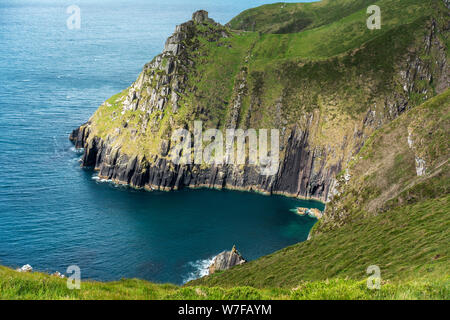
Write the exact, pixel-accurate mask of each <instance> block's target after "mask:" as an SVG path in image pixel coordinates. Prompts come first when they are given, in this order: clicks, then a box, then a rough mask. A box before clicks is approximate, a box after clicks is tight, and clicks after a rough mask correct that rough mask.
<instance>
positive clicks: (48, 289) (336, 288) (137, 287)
mask: <svg viewBox="0 0 450 320" xmlns="http://www.w3.org/2000/svg"><path fill="white" fill-rule="evenodd" d="M66 281H67V280H65V279H59V278H56V277H52V276H50V275H47V274H43V273H30V274H28V273H27V274H24V273H18V272H17V271H14V270H12V269H9V268H6V267H0V299H2V300H5V299H14V300H18V299H20V300H22V299H23V300H117V299H121V300H128V299H133V300H261V299H263V300H273V299H276V300H312V299H314V300H317V299H335V300H342V299H359V300H372V299H376V300H379V299H381V300H382V299H389V300H391V299H446V298H447V297H448V296H449V278H448V277H443V278H436V279H433V280H424V279H418V280H413V281H408V282H398V283H387V282H383V283H382V287H381V290H369V289H368V288H367V285H366V281H354V280H342V279H334V280H329V281H317V282H299V283H298V284H297V285H296V287H295V288H290V289H286V288H265V289H255V288H252V287H235V288H228V289H225V288H219V287H212V288H211V287H178V286H175V285H170V284H167V285H160V284H153V283H150V282H147V281H144V280H137V279H130V280H121V281H117V282H107V283H102V282H92V281H83V282H82V283H81V289H80V290H69V289H68V288H67V285H66V283H67V282H66Z"/></svg>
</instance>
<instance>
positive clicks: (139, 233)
mask: <svg viewBox="0 0 450 320" xmlns="http://www.w3.org/2000/svg"><path fill="white" fill-rule="evenodd" d="M92 2H93V1H86V0H85V1H78V2H76V3H74V2H72V1H56V0H53V1H31V0H30V1H25V0H20V1H9V0H7V1H1V2H0V111H1V112H0V168H1V176H0V264H2V265H7V266H11V267H17V266H21V265H23V264H27V263H28V264H31V265H32V266H33V267H34V268H35V269H37V270H41V271H48V272H54V271H56V270H59V271H61V272H64V271H65V270H66V268H67V267H68V266H69V265H78V266H79V267H80V268H81V275H82V278H84V279H86V278H90V279H97V280H115V279H120V278H122V277H137V278H144V279H148V280H152V281H156V282H173V283H178V284H181V283H183V282H184V281H186V280H188V279H191V278H193V277H197V276H199V275H200V273H201V270H203V269H204V266H206V265H207V262H208V260H209V259H210V258H212V257H213V256H214V255H216V254H218V253H219V252H221V251H222V250H225V249H231V247H232V246H233V244H236V245H237V247H238V249H239V250H240V251H241V252H242V253H243V255H244V256H245V257H246V258H247V259H250V260H251V259H255V258H257V257H259V256H261V255H265V254H268V253H271V252H274V251H276V250H278V249H281V248H283V247H286V246H288V245H291V244H294V243H296V242H299V241H303V240H305V239H306V237H307V235H308V232H309V230H310V228H311V227H312V225H313V224H314V220H313V219H310V218H308V217H299V216H297V215H295V214H293V213H292V212H290V211H289V210H290V209H293V208H295V207H297V206H313V207H320V206H321V205H320V204H317V203H305V202H303V201H298V200H295V199H289V198H284V197H266V196H262V195H258V194H251V193H241V192H231V191H224V192H220V191H214V190H185V191H180V192H174V193H157V192H153V193H149V192H143V191H136V190H131V189H128V188H125V187H117V186H114V185H112V184H109V183H101V182H99V181H97V180H95V179H93V177H94V178H95V173H93V172H91V171H87V170H83V169H81V168H80V167H79V162H78V160H79V158H80V154H79V153H77V152H76V151H75V150H74V149H73V148H72V145H71V143H70V142H69V141H68V134H69V132H70V131H71V130H72V129H73V128H75V127H77V126H78V125H80V124H81V123H83V122H85V121H86V120H87V119H88V118H89V117H90V116H91V115H92V113H93V112H94V111H95V110H96V109H97V107H98V106H99V105H100V104H101V103H102V102H103V101H104V100H106V99H107V98H108V97H110V96H111V95H113V94H115V93H117V92H118V91H121V90H122V89H124V88H126V87H127V86H129V85H130V84H131V83H132V82H133V81H134V80H135V79H136V77H137V75H138V74H139V72H140V70H141V68H142V67H143V65H144V64H145V63H146V62H148V61H150V60H151V59H152V58H153V56H155V55H156V54H158V53H159V52H160V51H161V50H162V48H163V45H164V41H165V39H166V38H167V36H169V35H170V34H171V33H172V32H173V30H174V28H175V25H176V24H179V23H182V22H184V21H187V20H189V19H190V16H191V14H192V12H193V11H195V10H198V9H206V10H208V11H209V12H210V16H211V17H212V18H214V19H216V20H217V21H219V22H221V23H225V22H227V21H228V20H230V19H231V18H232V17H233V16H235V15H236V14H238V13H239V12H241V11H242V10H244V9H246V8H250V7H253V6H256V5H259V4H262V3H265V2H270V1H257V0H253V1H237V0H233V1H225V2H218V1H191V2H187V1H183V0H177V1H169V0H168V1H156V0H154V1H137V2H133V3H131V2H128V1H96V3H92ZM72 4H77V5H78V6H79V7H80V8H81V29H80V30H69V29H67V27H66V19H67V18H68V16H69V15H68V14H67V13H66V8H67V7H68V6H69V5H72Z"/></svg>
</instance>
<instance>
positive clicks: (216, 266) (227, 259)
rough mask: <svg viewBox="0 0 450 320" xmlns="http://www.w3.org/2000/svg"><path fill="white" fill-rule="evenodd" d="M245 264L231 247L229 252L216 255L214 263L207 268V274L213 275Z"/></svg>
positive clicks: (234, 248)
mask: <svg viewBox="0 0 450 320" xmlns="http://www.w3.org/2000/svg"><path fill="white" fill-rule="evenodd" d="M246 262H247V261H246V260H245V259H244V258H243V257H242V256H241V255H240V254H239V252H238V251H237V250H236V247H233V249H232V250H231V251H224V252H222V253H220V254H219V255H217V257H216V258H215V259H214V262H213V263H212V264H211V266H210V267H209V274H213V273H214V272H216V271H223V270H228V269H230V268H232V267H234V266H238V265H241V264H244V263H246Z"/></svg>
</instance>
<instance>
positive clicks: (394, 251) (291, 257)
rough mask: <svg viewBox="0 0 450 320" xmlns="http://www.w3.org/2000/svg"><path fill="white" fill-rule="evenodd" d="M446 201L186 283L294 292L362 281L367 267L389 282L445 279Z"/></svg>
mask: <svg viewBox="0 0 450 320" xmlns="http://www.w3.org/2000/svg"><path fill="white" fill-rule="evenodd" d="M449 200H450V196H446V197H443V198H440V199H434V200H428V201H424V202H421V203H419V204H415V205H411V206H405V207H401V208H397V209H395V210H392V211H388V212H386V213H384V214H380V215H378V216H375V217H372V218H368V219H365V220H363V221H360V222H358V223H352V224H347V225H345V226H343V227H341V228H339V229H337V230H334V231H332V232H327V233H324V234H319V235H317V236H315V237H313V239H312V240H310V241H307V242H304V243H299V244H296V245H294V246H291V247H288V248H285V249H283V250H281V251H278V252H275V253H273V254H271V255H268V256H265V257H262V258H260V259H258V260H255V261H252V262H250V263H247V264H245V265H242V266H238V267H235V268H233V269H231V270H228V271H226V272H222V273H218V274H213V275H211V276H208V277H205V278H202V279H199V280H195V281H193V282H191V283H190V285H195V286H198V285H200V286H212V287H214V286H221V287H227V288H229V287H233V286H253V287H257V288H266V287H274V286H277V287H278V286H279V287H283V288H294V287H296V286H297V285H298V284H299V283H301V282H303V281H323V280H326V279H334V278H341V279H342V278H346V277H348V278H350V279H353V280H362V279H364V278H365V277H367V276H366V270H367V268H368V267H369V266H371V265H378V266H379V267H380V269H381V277H382V279H384V280H387V281H390V282H398V281H412V280H414V279H416V278H418V277H419V278H427V279H435V278H440V277H441V276H448V270H449V267H450V260H449V249H448V243H450V235H449V233H448V230H449V227H450V225H449V224H450V223H449V221H448V217H447V214H448V212H449V211H450V202H449ZM447 285H448V284H447ZM448 298H450V296H448Z"/></svg>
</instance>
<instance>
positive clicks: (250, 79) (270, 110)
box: [70, 0, 449, 201]
mask: <svg viewBox="0 0 450 320" xmlns="http://www.w3.org/2000/svg"><path fill="white" fill-rule="evenodd" d="M402 1H407V0H402ZM402 1H397V2H396V1H388V0H385V1H381V2H383V3H386V6H388V5H389V6H392V10H397V11H395V14H388V15H387V16H386V17H385V18H384V21H385V22H384V23H385V27H384V29H383V28H382V29H381V30H379V31H369V30H367V29H365V27H364V26H365V18H366V16H365V13H364V12H358V14H357V15H358V17H359V20H357V21H348V20H349V19H342V21H341V20H338V21H337V22H336V21H334V22H335V23H339V24H340V25H341V27H342V28H343V29H345V28H356V27H357V28H360V29H361V31H359V29H357V30H358V32H360V34H358V35H353V36H352V37H353V38H352V41H347V42H345V45H343V44H342V43H336V42H335V41H334V39H333V34H334V32H335V30H334V29H333V28H334V27H333V26H334V25H333V24H330V25H328V26H327V25H326V26H321V27H320V28H317V29H311V32H310V36H311V38H310V39H309V42H308V48H309V49H308V50H310V51H309V52H306V51H304V50H306V49H305V48H306V46H305V43H304V41H305V39H304V37H303V36H302V33H301V32H297V33H294V34H289V35H286V34H265V33H263V32H249V31H236V30H232V29H230V28H229V27H226V26H222V25H220V24H218V23H216V22H214V21H213V20H212V19H210V18H209V17H208V14H207V12H205V11H199V12H196V13H194V15H193V17H192V20H190V21H188V22H186V23H184V24H182V25H180V26H177V27H176V30H175V32H174V34H173V35H172V36H171V37H170V38H169V39H168V40H167V42H166V44H165V47H164V50H163V52H162V54H160V55H158V56H157V57H155V58H154V59H153V61H151V62H150V63H148V64H147V65H145V67H144V69H143V71H142V73H141V74H140V75H139V77H138V79H137V80H136V81H135V82H134V83H133V84H132V85H131V86H130V87H129V88H127V89H126V90H124V91H123V92H121V93H119V94H117V95H115V96H113V97H111V98H110V99H108V100H107V101H106V102H105V103H104V104H103V105H102V106H101V107H100V108H99V109H98V110H97V112H96V113H95V114H94V115H93V116H92V117H91V119H89V121H88V122H87V123H85V124H84V125H82V126H81V127H79V128H77V129H75V130H74V131H73V133H72V134H71V135H70V139H71V141H73V143H74V144H75V146H76V147H77V148H84V150H85V152H84V155H83V159H82V165H83V166H84V167H93V168H94V169H95V170H97V171H98V173H99V176H100V177H101V178H103V179H110V180H112V181H114V182H117V183H121V184H128V185H131V186H133V187H137V188H146V189H149V190H154V189H157V190H176V189H180V188H183V187H193V188H195V187H211V188H219V189H221V188H229V189H239V190H255V191H260V192H263V193H267V194H285V195H289V196H296V197H303V198H314V199H319V200H322V201H328V200H330V199H331V197H332V196H333V195H334V194H335V193H336V185H337V180H336V176H337V175H338V173H340V172H341V171H342V170H343V169H344V168H346V166H347V164H348V163H349V162H350V161H351V160H352V158H353V157H354V156H355V155H356V154H357V152H358V151H359V150H360V149H361V147H362V146H363V145H364V143H365V141H366V139H367V138H368V137H369V136H370V135H371V134H372V133H373V132H374V131H375V130H376V129H378V128H380V127H382V126H383V125H384V124H386V123H388V122H390V121H392V120H393V119H395V118H396V117H397V116H398V115H400V114H401V113H403V112H404V111H405V110H408V109H410V108H412V107H414V106H415V105H417V104H419V103H422V102H423V101H425V100H427V99H429V98H430V97H432V96H434V95H435V94H437V93H439V92H442V91H444V90H445V89H446V88H448V86H449V71H448V59H447V47H446V46H447V44H446V43H447V42H446V41H447V40H446V39H447V38H446V37H447V32H448V20H446V19H445V17H446V16H445V13H443V12H442V7H443V3H442V2H439V3H440V4H438V3H437V2H436V1H419V2H417V1H416V2H414V1H413V2H414V6H412V7H411V10H410V11H409V12H403V11H401V10H403V7H402V6H401V4H397V3H398V2H402ZM427 2H430V3H429V4H427ZM356 9H358V8H356ZM447 15H448V13H447ZM403 18H404V19H403ZM286 37H289V38H286ZM314 37H316V38H314ZM324 37H325V39H327V40H326V41H325V42H324V40H323V39H324ZM324 45H326V46H327V47H326V49H325V47H323V46H324ZM311 48H312V49H311ZM321 48H322V49H321ZM297 49H298V52H297ZM311 50H312V51H311ZM314 50H316V51H314ZM196 120H201V121H203V122H204V127H208V128H217V129H220V130H223V131H224V130H225V129H227V128H242V129H249V128H254V129H260V128H268V129H272V128H275V129H279V130H280V140H281V146H280V155H281V159H280V166H279V169H278V172H277V173H276V174H275V175H272V176H264V175H261V174H260V172H259V170H258V169H259V168H258V167H257V166H255V165H250V164H247V165H208V164H201V165H198V164H186V165H182V164H174V163H173V162H171V160H170V157H169V154H170V151H171V150H172V148H173V145H172V144H171V141H170V137H171V133H172V132H173V131H174V130H176V129H179V128H184V129H188V130H191V131H193V122H194V121H196ZM247 156H248V155H247Z"/></svg>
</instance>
